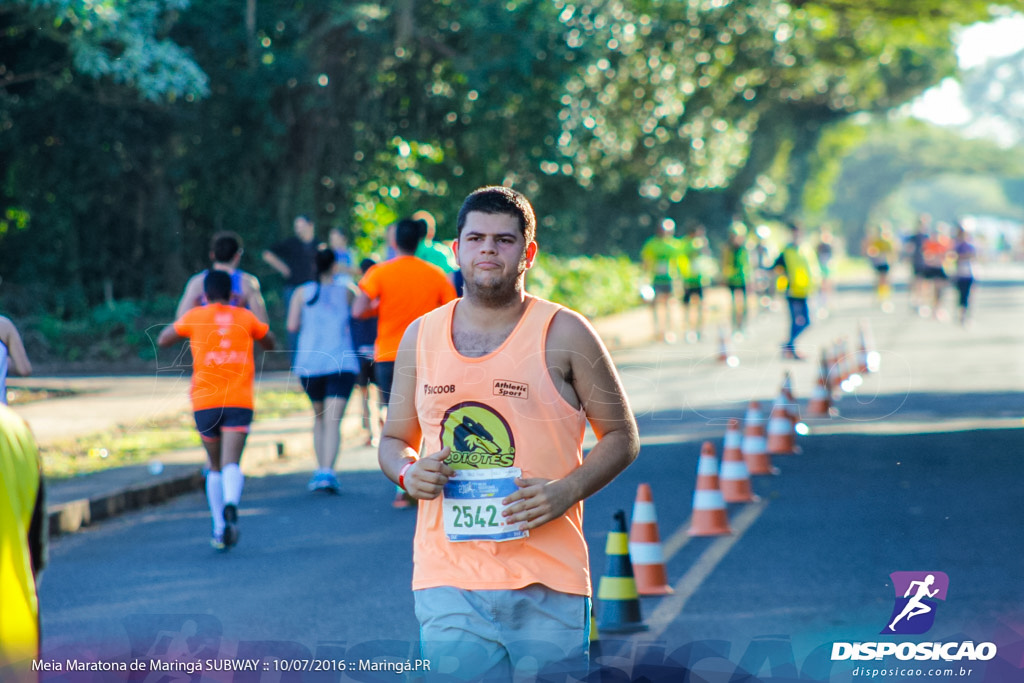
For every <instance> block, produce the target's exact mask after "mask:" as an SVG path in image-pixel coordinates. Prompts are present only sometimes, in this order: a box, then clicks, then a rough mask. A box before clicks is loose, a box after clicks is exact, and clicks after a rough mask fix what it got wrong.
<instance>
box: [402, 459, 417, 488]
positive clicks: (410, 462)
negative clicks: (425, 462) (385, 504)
mask: <svg viewBox="0 0 1024 683" xmlns="http://www.w3.org/2000/svg"><path fill="white" fill-rule="evenodd" d="M415 464H416V461H415V460H410V461H409V462H407V463H405V464H404V465H402V469H400V470H398V488H400V489H402V490H403V491H405V492H407V493H408V489H406V488H405V473H406V472H408V471H409V468H410V467H412V466H413V465H415Z"/></svg>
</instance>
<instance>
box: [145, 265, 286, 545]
mask: <svg viewBox="0 0 1024 683" xmlns="http://www.w3.org/2000/svg"><path fill="white" fill-rule="evenodd" d="M204 289H205V292H206V297H207V299H209V300H210V303H209V304H208V305H206V306H200V307H199V308H193V309H191V310H190V311H188V312H187V313H185V315H183V316H182V317H181V318H179V319H178V320H177V321H176V322H175V323H174V324H173V325H170V326H168V327H165V328H164V329H163V331H162V332H160V336H159V337H158V338H157V344H158V345H159V346H161V347H165V346H171V345H173V344H176V343H178V342H180V341H183V340H185V339H188V340H189V345H190V346H191V348H192V390H191V399H192V411H193V413H194V414H195V421H196V429H198V430H199V436H200V437H201V438H202V440H203V446H204V447H205V448H206V457H207V464H208V465H209V470H210V471H209V474H207V476H206V497H207V501H208V502H209V505H210V514H211V516H212V517H213V537H212V539H211V541H210V544H211V545H212V546H213V547H214V548H215V549H217V550H224V549H226V548H230V547H231V546H233V545H234V544H235V543H237V542H238V526H237V524H238V504H239V502H240V500H241V498H242V484H243V481H244V480H243V477H242V471H241V469H240V468H239V462H240V461H241V459H242V451H243V450H244V449H245V440H246V437H248V435H249V425H251V424H252V415H253V379H254V376H255V374H256V371H255V362H254V360H253V341H256V342H258V343H259V344H260V346H262V347H263V348H264V349H266V350H268V351H269V350H271V349H273V348H274V335H273V333H272V332H271V331H270V327H269V326H268V325H267V323H265V322H263V321H261V320H258V319H257V318H256V316H255V315H254V314H253V313H252V311H249V310H246V309H244V308H239V307H238V306H232V305H230V304H229V303H228V301H229V300H230V298H231V276H230V275H228V274H227V273H225V272H222V271H219V270H212V271H210V272H209V273H208V274H207V275H206V279H205V284H204Z"/></svg>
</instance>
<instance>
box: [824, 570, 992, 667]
mask: <svg viewBox="0 0 1024 683" xmlns="http://www.w3.org/2000/svg"><path fill="white" fill-rule="evenodd" d="M889 577H890V578H891V579H892V586H893V590H894V591H895V593H896V600H895V604H894V605H893V608H892V614H891V615H890V616H889V621H888V623H887V625H886V627H885V628H884V629H883V630H882V632H881V633H882V635H920V634H922V633H927V632H928V631H929V630H930V629H931V627H932V626H933V625H934V624H935V611H936V608H937V607H938V604H939V603H938V601H939V600H945V599H946V592H947V590H948V589H949V577H948V576H946V574H944V573H943V572H893V573H892V574H890V575H889ZM996 654H997V652H996V646H995V644H994V643H988V642H984V643H977V644H975V643H974V642H972V641H969V640H968V641H964V642H949V643H946V642H941V643H940V642H925V643H912V642H904V643H895V642H856V643H832V661H838V660H872V659H875V660H878V659H882V658H884V657H896V658H897V659H900V660H911V659H913V660H932V661H936V660H940V659H941V660H944V661H947V662H948V661H958V660H968V661H988V660H990V659H992V658H994V657H995V656H996Z"/></svg>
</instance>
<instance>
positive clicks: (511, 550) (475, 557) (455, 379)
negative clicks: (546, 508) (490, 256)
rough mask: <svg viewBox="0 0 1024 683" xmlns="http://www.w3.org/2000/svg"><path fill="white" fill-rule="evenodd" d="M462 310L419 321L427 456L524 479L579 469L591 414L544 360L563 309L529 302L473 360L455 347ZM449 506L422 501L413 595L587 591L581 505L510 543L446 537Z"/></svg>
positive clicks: (420, 410)
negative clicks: (567, 393)
mask: <svg viewBox="0 0 1024 683" xmlns="http://www.w3.org/2000/svg"><path fill="white" fill-rule="evenodd" d="M457 305H458V301H453V302H451V303H448V304H446V305H445V306H442V307H441V308H438V309H437V310H435V311H432V312H431V313H428V314H426V315H425V316H424V317H423V318H422V319H421V321H420V329H419V335H418V338H417V342H416V411H417V414H418V415H419V421H420V427H421V429H422V431H423V438H424V452H426V453H435V452H437V451H439V450H441V449H442V448H443V447H444V446H450V447H451V449H452V451H451V455H450V456H449V458H448V461H447V462H448V464H449V465H451V466H452V467H453V468H455V469H456V470H476V471H477V472H479V471H481V470H485V469H488V468H499V467H516V468H519V469H520V470H522V476H523V477H524V478H527V479H529V478H533V477H539V478H544V479H559V478H562V477H564V476H566V475H568V474H569V473H570V472H572V471H573V470H574V469H576V468H577V467H579V466H580V465H581V464H582V463H583V435H584V429H585V427H586V415H585V413H584V411H583V409H582V408H575V407H573V406H571V405H570V404H569V403H567V402H566V400H565V399H564V398H563V397H562V395H561V394H559V392H558V389H557V388H556V387H555V385H554V383H553V382H552V380H551V376H550V374H549V371H548V367H547V363H546V359H545V348H546V347H545V339H546V336H547V331H548V326H549V325H550V324H551V320H552V319H553V318H554V316H555V314H556V313H557V312H558V311H559V310H561V306H559V305H557V304H554V303H551V302H549V301H544V300H543V299H537V298H531V299H530V301H529V304H528V306H527V309H526V311H525V312H524V313H523V316H522V318H521V319H520V321H519V323H518V324H517V325H516V327H515V329H513V331H512V333H511V334H510V335H509V336H508V339H506V340H505V341H504V343H502V344H501V346H499V347H498V348H497V349H495V350H494V351H492V352H491V353H489V354H487V355H486V356H482V357H479V358H469V357H466V356H463V355H462V354H460V353H459V352H458V351H457V350H456V349H455V344H454V342H453V341H452V315H453V313H454V311H455V307H456V306H457ZM453 481H454V480H453ZM499 500H500V499H499ZM443 509H444V503H443V500H442V497H440V496H439V497H438V498H436V499H435V500H430V501H420V503H419V511H418V515H417V520H416V537H415V541H414V544H413V560H414V569H413V582H412V587H413V590H420V589H423V588H434V587H438V586H454V587H456V588H461V589H464V590H512V589H516V588H522V587H524V586H527V585H530V584H532V583H541V584H544V585H546V586H548V587H549V588H551V589H553V590H556V591H560V592H563V593H570V594H575V595H590V593H591V582H590V561H589V556H588V551H587V543H586V540H585V538H584V536H583V503H582V502H579V503H576V504H575V505H573V506H572V507H571V508H569V510H568V511H567V512H566V514H565V515H563V516H562V517H560V518H558V519H556V520H552V521H551V522H548V523H547V524H545V525H543V526H541V527H539V528H537V529H532V530H531V531H530V532H529V536H528V537H526V538H516V539H512V540H504V541H495V540H470V541H452V540H449V535H448V533H446V529H445V522H444V510H443Z"/></svg>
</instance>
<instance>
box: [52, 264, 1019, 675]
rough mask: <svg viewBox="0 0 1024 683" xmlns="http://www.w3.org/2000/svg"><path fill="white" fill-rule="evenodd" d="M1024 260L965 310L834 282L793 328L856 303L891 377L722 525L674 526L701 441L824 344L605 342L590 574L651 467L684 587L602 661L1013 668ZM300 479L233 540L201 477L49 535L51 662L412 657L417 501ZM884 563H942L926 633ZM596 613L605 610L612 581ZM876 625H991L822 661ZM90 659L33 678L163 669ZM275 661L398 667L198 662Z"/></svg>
mask: <svg viewBox="0 0 1024 683" xmlns="http://www.w3.org/2000/svg"><path fill="white" fill-rule="evenodd" d="M1022 281H1024V278H1021V277H1020V273H1018V272H1017V271H1015V270H1014V271H1008V270H1001V271H993V272H992V273H991V274H990V276H989V281H988V282H987V283H983V284H982V285H980V286H979V287H978V289H977V290H976V299H975V309H976V310H975V317H974V319H973V321H972V324H971V325H970V326H969V327H968V328H967V329H961V328H960V327H959V326H957V325H955V324H953V323H949V322H938V321H935V320H931V319H923V318H920V317H918V316H916V315H914V314H912V313H910V311H909V310H908V307H907V305H906V296H905V294H897V298H896V304H897V310H896V312H894V313H891V314H882V313H881V312H878V311H877V310H876V309H875V307H874V305H873V301H872V298H871V295H870V293H869V292H867V291H861V290H853V291H845V292H842V293H841V294H839V295H837V296H836V297H835V299H834V301H833V302H832V303H833V306H832V309H833V310H832V313H831V315H830V316H829V317H828V318H827V319H824V320H819V321H817V322H816V323H815V325H814V326H813V327H812V328H811V329H810V330H809V331H808V332H807V333H806V335H805V339H804V343H805V348H806V349H807V351H809V352H810V353H809V355H811V356H812V357H815V358H816V357H817V351H818V350H819V349H821V348H823V347H829V348H831V346H832V345H833V344H834V342H835V340H837V339H840V338H843V339H846V340H848V343H849V344H850V347H851V349H854V348H856V344H857V342H856V339H857V336H856V335H857V332H858V326H859V325H865V324H866V325H867V327H865V328H864V329H867V330H869V334H870V338H871V340H872V348H873V350H876V351H877V352H878V354H879V358H880V360H881V366H880V372H878V373H876V374H872V375H868V376H866V377H865V378H864V382H863V384H862V385H861V386H860V387H859V388H858V389H857V391H856V392H854V393H850V394H847V395H845V396H844V397H843V398H842V399H841V400H840V401H839V402H838V404H837V406H838V408H839V410H840V415H839V416H838V417H834V418H832V419H818V420H808V421H807V422H808V426H809V430H810V433H809V434H808V435H806V436H803V437H800V439H799V443H800V445H801V447H802V449H803V452H802V453H801V454H799V455H794V456H788V457H785V458H780V457H776V458H775V464H776V465H777V466H778V467H779V469H780V473H779V474H778V475H777V476H774V477H755V478H754V482H753V485H754V489H755V491H756V492H757V493H758V494H759V495H760V496H761V499H762V500H761V502H760V503H759V504H747V505H733V506H730V509H729V516H730V520H731V523H732V525H733V529H734V533H733V534H732V535H730V536H721V537H711V538H693V537H690V536H689V535H688V534H687V533H686V530H687V527H688V520H689V517H690V513H691V509H692V495H693V488H694V483H695V478H696V477H695V474H696V462H697V456H698V454H699V450H700V444H701V442H702V441H703V440H705V439H709V440H711V441H712V442H713V443H714V444H715V445H716V447H718V448H720V447H721V440H722V435H723V433H724V425H725V423H726V420H727V419H728V418H729V417H742V416H743V413H744V411H745V410H746V407H747V403H748V402H749V401H750V400H755V399H756V400H761V401H765V402H770V401H771V399H772V398H774V397H775V395H776V394H777V393H778V389H779V386H780V384H781V379H782V375H783V372H784V371H786V370H789V371H791V372H792V377H793V386H794V389H795V391H796V394H797V396H798V398H801V399H806V398H807V397H808V396H809V395H810V394H811V392H812V389H813V388H814V384H815V373H816V369H817V366H816V363H813V362H809V363H786V364H784V363H783V362H782V361H781V360H779V359H778V357H777V345H778V342H779V341H780V340H781V338H782V337H783V331H784V328H785V325H786V322H785V315H784V314H782V313H776V314H770V315H765V316H763V317H761V318H760V319H758V320H757V321H756V322H755V323H754V324H752V326H751V329H750V330H749V332H748V334H747V336H746V338H745V339H744V340H742V341H737V342H734V343H732V345H731V348H730V351H731V352H732V353H734V354H735V355H736V356H737V358H738V359H739V365H738V366H737V367H729V366H727V365H725V364H722V363H720V362H719V361H718V358H717V355H718V348H717V340H715V339H711V340H707V341H703V342H700V343H697V344H692V345H687V344H678V345H664V344H661V345H651V346H648V347H644V348H640V349H634V350H630V351H624V352H621V353H618V354H616V361H617V364H618V365H619V367H620V370H621V372H622V375H623V378H624V382H625V384H626V386H627V390H628V392H629V394H630V397H631V401H632V404H633V408H634V410H635V412H636V413H637V416H638V420H639V423H640V425H641V435H642V438H643V449H642V451H641V455H640V457H639V459H638V461H637V462H636V463H635V464H634V465H633V466H632V467H631V468H629V469H628V470H627V471H626V472H625V473H624V474H623V475H622V476H620V477H619V478H618V479H617V480H616V481H615V482H613V483H612V484H611V485H610V486H609V487H607V488H606V489H605V490H603V491H601V492H599V493H598V494H597V495H595V496H594V497H593V498H592V499H591V500H589V501H588V502H587V504H586V526H585V532H586V535H587V538H588V540H589V542H590V547H591V568H592V573H593V576H594V580H595V585H596V584H597V583H598V582H599V577H601V576H602V575H603V574H604V573H605V570H606V559H605V555H604V544H605V540H606V537H607V533H608V531H609V530H610V529H611V524H612V516H613V514H614V513H615V511H616V510H618V509H623V510H625V511H626V512H627V514H629V513H631V510H632V505H633V502H634V499H635V494H636V489H637V486H638V484H640V483H649V484H650V485H651V488H652V491H653V494H654V501H655V506H656V509H657V515H658V523H659V531H660V536H661V540H662V543H663V549H664V554H665V556H666V569H667V573H668V576H669V581H670V583H671V584H672V585H673V586H674V588H675V593H674V594H673V595H671V596H668V597H664V598H642V599H641V600H640V605H641V610H642V613H643V616H644V621H645V623H646V624H647V626H648V631H646V632H644V633H640V634H635V635H629V636H625V635H615V634H609V633H601V639H600V641H599V645H598V646H597V647H596V648H595V652H594V657H593V661H594V662H595V664H596V665H598V666H599V667H600V668H602V669H603V671H601V672H600V673H597V672H595V674H594V677H593V678H594V680H637V679H638V678H639V677H640V676H642V675H648V676H650V677H651V678H652V679H659V678H660V679H664V680H684V675H685V672H686V671H687V670H689V679H688V680H693V681H698V680H700V681H730V680H736V681H738V680H773V681H783V680H797V679H798V678H799V677H800V676H803V679H804V680H819V681H826V680H827V681H853V680H860V678H861V677H864V676H865V674H866V671H865V672H862V671H860V670H859V669H858V667H869V668H874V669H886V670H887V672H886V673H889V672H890V671H891V670H894V669H895V670H897V671H896V673H895V674H893V675H888V676H881V677H880V679H881V680H890V681H891V680H919V678H920V677H922V676H924V677H927V678H928V680H932V681H935V680H957V681H960V680H964V681H979V680H981V681H994V682H995V683H1002V682H1003V681H1020V680H1024V668H1022V667H1024V583H1022V581H1021V576H1022V569H1024V561H1022V559H1021V555H1022V553H1021V549H1022V548H1024V506H1022V502H1024V476H1022V475H1024V462H1022V458H1021V452H1022V449H1021V446H1022V443H1024V439H1022V437H1024V432H1022V431H1021V428H1022V427H1024V422H1022V419H1021V418H1022V405H1021V399H1020V395H1021V394H1020V387H1021V386H1022V383H1024V361H1022V359H1021V353H1020V349H1021V348H1024V346H1022V342H1024V329H1022V326H1021V325H1020V324H1019V321H1020V320H1021V312H1022V310H1024V285H1022ZM712 336H714V335H712ZM307 478H308V472H294V473H288V474H281V475H276V476H267V477H262V478H255V477H253V478H250V479H249V480H248V481H247V482H246V490H245V494H244V498H243V506H242V511H241V528H242V539H241V543H240V544H239V546H238V547H237V548H235V549H233V550H232V551H231V552H229V553H225V554H217V553H214V552H213V551H211V549H210V548H209V546H208V545H207V536H208V531H209V530H208V526H209V525H208V512H207V509H206V506H205V501H204V499H203V498H202V496H201V495H199V494H194V495H189V496H184V497H181V498H179V499H176V500H173V501H171V502H169V503H167V504H164V505H161V506H158V507H154V508H150V509H147V510H144V511H141V512H137V513H132V514H128V515H125V516H123V517H120V518H118V519H115V520H112V521H110V522H107V523H104V524H101V525H97V526H95V527H93V528H90V529H87V530H85V531H83V532H81V533H78V534H76V535H73V536H68V537H64V538H61V539H59V540H57V541H56V542H55V543H54V544H53V545H52V547H51V551H50V553H51V558H50V559H51V564H50V567H49V569H47V570H46V572H45V574H44V578H43V583H42V590H41V601H42V615H43V617H42V621H43V631H44V654H43V658H44V660H47V661H59V662H62V663H63V662H66V661H67V660H69V659H70V660H89V661H129V662H130V661H135V660H145V661H148V660H149V658H151V657H154V656H159V655H167V656H174V657H177V658H179V659H182V660H185V659H188V658H189V657H194V658H198V659H200V660H203V659H206V658H214V659H216V660H228V661H232V662H242V661H245V660H246V659H248V658H254V657H255V658H257V659H259V658H266V660H265V661H266V662H269V661H270V660H271V659H274V658H280V659H283V660H285V661H288V660H297V661H302V662H307V663H308V662H311V661H316V660H323V659H330V660H332V661H335V662H338V661H348V662H350V663H351V662H356V661H358V660H359V659H367V658H373V657H378V658H379V657H383V656H385V655H388V656H391V657H392V658H394V659H395V660H396V661H405V660H408V661H413V660H415V659H416V641H417V624H416V621H415V618H414V616H413V606H412V596H411V592H410V590H409V583H410V578H411V571H412V569H411V537H412V532H413V525H414V515H415V513H414V512H410V511H401V510H393V509H392V508H391V507H390V500H391V497H392V494H393V487H392V486H391V485H390V484H389V483H388V482H387V481H386V480H385V479H384V478H383V476H382V475H380V474H379V473H377V472H352V473H344V474H343V475H342V477H341V480H342V486H343V492H342V495H340V496H337V497H327V496H322V495H311V494H309V493H307V492H306V491H305V488H304V485H305V482H306V479H307ZM898 571H915V572H944V573H945V574H946V575H947V576H948V577H949V590H948V594H947V595H946V599H945V600H943V601H941V602H940V603H939V604H938V606H937V608H936V609H935V621H934V625H933V627H932V628H931V629H930V630H929V631H928V632H927V633H926V634H921V635H908V636H882V635H879V634H880V632H881V631H882V629H883V628H885V626H886V624H887V623H888V621H889V620H890V616H891V612H892V609H893V605H894V600H895V598H896V597H899V596H897V595H895V593H894V584H893V581H892V579H890V574H892V573H893V572H898ZM596 609H597V614H598V616H599V617H600V615H601V609H602V605H601V603H600V601H598V602H597V605H596ZM885 640H889V641H894V642H903V641H911V642H915V643H916V642H925V641H927V642H932V641H937V642H948V641H967V640H971V641H973V642H975V643H981V642H993V643H995V645H996V646H997V647H998V655H997V656H996V657H995V658H994V659H992V660H991V661H988V662H984V661H977V662H969V661H966V660H964V661H957V662H952V663H946V662H939V663H938V666H936V662H930V661H929V662H923V663H922V662H916V661H911V662H909V663H907V662H904V661H901V660H898V659H896V658H895V657H888V658H887V659H884V660H870V661H831V660H830V652H831V649H832V645H833V643H835V642H851V643H852V642H862V641H885ZM305 665H307V666H308V664H305ZM335 666H337V665H335ZM906 669H909V671H910V674H909V675H904V674H906V671H905V670H906ZM918 669H920V670H921V675H920V676H918V675H917V672H916V670H918ZM932 669H936V670H937V671H938V673H939V675H938V676H929V675H928V672H931V670H932ZM947 669H948V671H947ZM968 670H969V671H968ZM901 672H902V673H901ZM950 672H951V675H946V674H947V673H950ZM78 675H79V674H71V673H68V672H63V673H61V672H51V673H48V674H45V675H44V680H69V681H70V680H75V681H77V680H97V681H99V680H127V679H130V680H140V681H141V680H150V681H155V680H172V678H171V677H168V676H165V675H164V674H157V673H155V672H151V671H150V672H145V671H143V672H136V673H134V674H133V673H124V672H113V673H108V674H104V675H101V677H96V678H79V677H77V676H78ZM89 675H90V676H92V675H93V674H89ZM178 675H179V676H182V674H181V673H180V672H179V673H178ZM750 676H753V678H751V677H750ZM289 677H290V678H289ZM279 678H281V679H282V680H289V679H291V680H339V679H341V680H388V681H392V680H401V678H399V677H396V676H395V674H393V673H386V674H385V673H379V672H377V673H374V672H367V671H363V672H353V671H351V668H350V669H349V670H348V671H345V672H337V671H335V672H332V673H320V674H316V675H312V674H303V675H301V676H299V675H296V674H295V673H289V672H282V671H280V670H278V668H277V667H276V666H275V665H271V664H263V663H261V664H260V668H259V669H258V670H257V671H256V672H250V673H247V674H238V675H235V674H232V673H224V672H211V671H206V672H203V673H199V674H196V675H195V676H193V677H192V678H191V680H200V679H201V680H253V681H255V680H262V681H271V680H278V679H279ZM178 680H189V677H188V676H187V675H183V677H182V678H180V679H178Z"/></svg>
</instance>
